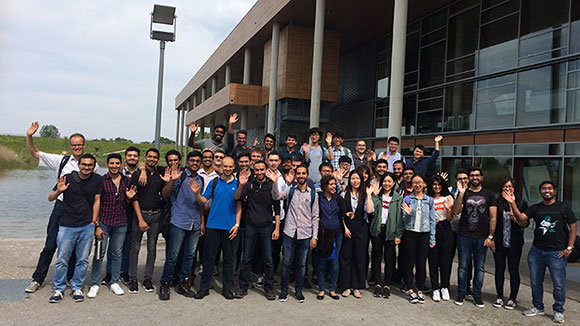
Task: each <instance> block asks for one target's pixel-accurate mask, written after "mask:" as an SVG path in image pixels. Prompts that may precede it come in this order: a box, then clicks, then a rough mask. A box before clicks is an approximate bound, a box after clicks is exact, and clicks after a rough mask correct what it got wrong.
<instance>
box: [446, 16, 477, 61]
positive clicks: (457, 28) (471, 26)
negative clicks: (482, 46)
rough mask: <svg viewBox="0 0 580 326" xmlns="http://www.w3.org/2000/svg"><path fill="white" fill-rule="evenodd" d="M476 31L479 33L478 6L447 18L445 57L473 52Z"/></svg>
mask: <svg viewBox="0 0 580 326" xmlns="http://www.w3.org/2000/svg"><path fill="white" fill-rule="evenodd" d="M477 33H479V7H476V8H473V9H471V10H468V11H466V12H464V13H461V14H459V15H457V16H454V17H451V18H449V35H448V40H447V59H453V58H457V57H461V56H464V55H466V54H470V53H473V52H475V50H477Z"/></svg>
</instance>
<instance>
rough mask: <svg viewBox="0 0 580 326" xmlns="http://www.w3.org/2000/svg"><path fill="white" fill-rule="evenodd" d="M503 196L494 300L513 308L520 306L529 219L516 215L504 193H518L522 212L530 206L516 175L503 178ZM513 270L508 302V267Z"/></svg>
mask: <svg viewBox="0 0 580 326" xmlns="http://www.w3.org/2000/svg"><path fill="white" fill-rule="evenodd" d="M499 193H500V195H499V196H498V198H497V225H496V227H495V234H494V236H493V240H494V242H495V252H494V253H493V259H494V260H495V290H496V292H497V299H495V302H494V303H493V306H494V307H496V308H501V307H502V306H503V307H504V308H506V309H509V310H512V309H515V308H516V306H517V301H516V298H517V295H518V291H519V289H520V258H521V257H522V247H523V245H524V228H526V227H527V226H528V224H529V222H528V221H526V222H520V221H518V220H517V219H516V218H515V217H514V214H513V212H512V210H511V208H510V205H509V203H508V202H507V200H505V198H504V196H505V195H508V196H512V195H513V196H515V198H516V205H517V207H518V209H519V210H520V212H523V211H525V210H526V209H527V208H528V204H527V203H526V202H525V201H523V200H521V198H519V196H518V195H517V188H516V181H515V180H514V179H512V178H506V179H504V180H502V182H501V186H500V188H499ZM506 261H507V266H508V271H509V273H510V296H509V299H508V301H507V302H505V303H504V301H503V299H504V297H503V283H504V274H505V268H506Z"/></svg>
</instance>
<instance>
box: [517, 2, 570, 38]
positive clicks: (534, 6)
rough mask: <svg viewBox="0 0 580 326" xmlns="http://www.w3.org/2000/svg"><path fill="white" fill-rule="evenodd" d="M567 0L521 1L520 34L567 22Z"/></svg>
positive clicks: (555, 26)
mask: <svg viewBox="0 0 580 326" xmlns="http://www.w3.org/2000/svg"><path fill="white" fill-rule="evenodd" d="M569 6H570V2H569V0H550V1H546V0H526V1H522V11H521V15H522V19H521V21H522V23H521V29H520V35H521V36H524V35H527V34H530V33H533V32H537V31H541V30H543V29H547V28H557V27H560V26H562V25H563V24H566V23H567V22H568V8H569Z"/></svg>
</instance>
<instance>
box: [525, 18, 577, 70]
mask: <svg viewBox="0 0 580 326" xmlns="http://www.w3.org/2000/svg"><path fill="white" fill-rule="evenodd" d="M567 46H568V28H566V27H564V28H560V29H555V30H548V31H547V32H543V33H541V34H539V35H538V34H534V36H533V37H528V38H521V39H520V52H519V55H520V65H526V64H530V63H534V62H538V61H544V60H549V59H552V58H557V57H560V56H562V55H565V54H566V52H567Z"/></svg>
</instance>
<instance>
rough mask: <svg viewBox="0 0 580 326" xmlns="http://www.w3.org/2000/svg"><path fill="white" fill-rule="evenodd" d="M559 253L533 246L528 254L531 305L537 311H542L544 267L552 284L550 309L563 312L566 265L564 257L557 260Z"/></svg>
mask: <svg viewBox="0 0 580 326" xmlns="http://www.w3.org/2000/svg"><path fill="white" fill-rule="evenodd" d="M559 253H560V251H546V250H542V249H538V248H536V247H534V246H532V248H530V252H529V254H528V266H529V268H530V283H531V286H532V304H533V305H534V307H536V308H538V309H544V276H545V275H546V267H547V268H548V270H549V271H550V275H551V276H552V283H553V284H554V292H553V295H554V304H553V305H552V309H554V311H557V312H562V313H563V312H564V304H565V303H566V265H567V261H566V258H565V257H560V258H558V254H559Z"/></svg>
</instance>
